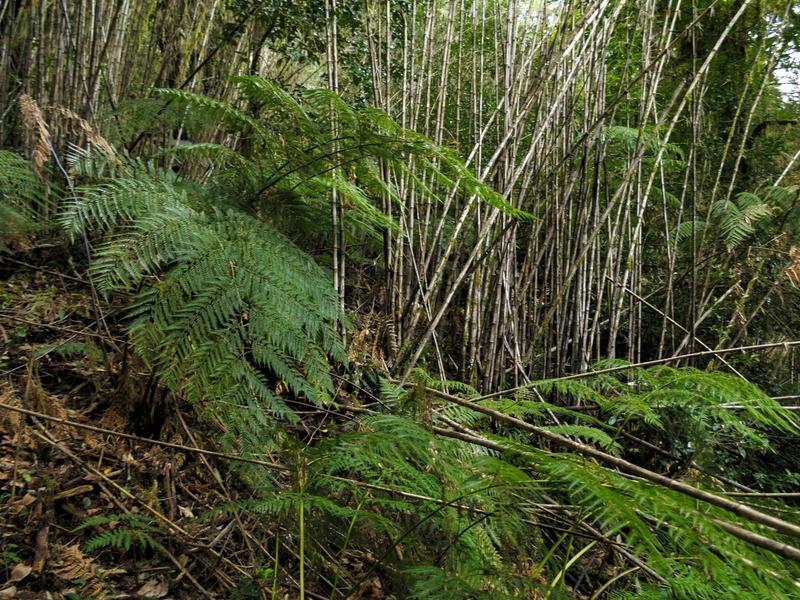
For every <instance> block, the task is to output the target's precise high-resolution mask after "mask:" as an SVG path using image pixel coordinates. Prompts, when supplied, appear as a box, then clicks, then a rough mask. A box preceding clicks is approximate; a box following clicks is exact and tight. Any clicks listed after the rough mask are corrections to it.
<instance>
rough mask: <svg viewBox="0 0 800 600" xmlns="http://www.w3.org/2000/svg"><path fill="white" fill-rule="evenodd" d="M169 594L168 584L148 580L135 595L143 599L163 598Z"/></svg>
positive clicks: (156, 580)
mask: <svg viewBox="0 0 800 600" xmlns="http://www.w3.org/2000/svg"><path fill="white" fill-rule="evenodd" d="M167 593H169V584H168V583H167V582H166V581H159V580H158V579H149V580H148V581H146V582H145V584H144V585H143V586H142V587H140V588H139V589H138V590H137V592H136V594H137V595H139V596H142V597H144V598H163V597H164V596H166V595H167Z"/></svg>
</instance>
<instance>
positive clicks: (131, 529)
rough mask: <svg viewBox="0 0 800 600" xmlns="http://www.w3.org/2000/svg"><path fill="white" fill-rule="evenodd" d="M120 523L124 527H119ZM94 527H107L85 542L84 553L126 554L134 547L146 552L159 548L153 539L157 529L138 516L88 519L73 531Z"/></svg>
mask: <svg viewBox="0 0 800 600" xmlns="http://www.w3.org/2000/svg"><path fill="white" fill-rule="evenodd" d="M121 523H122V524H124V525H123V526H120V524H121ZM95 527H108V529H106V530H105V531H103V532H102V533H99V534H97V535H95V536H93V537H91V538H90V539H89V540H87V541H86V543H85V544H84V547H83V548H84V551H85V552H96V551H98V550H103V549H106V548H114V549H116V550H122V551H124V552H128V551H130V550H131V548H135V547H138V548H139V549H140V550H145V551H146V550H150V549H157V548H159V547H160V544H159V543H158V541H157V540H156V538H155V536H156V535H157V534H158V533H159V530H158V528H156V527H154V526H153V524H152V523H151V521H150V520H149V519H147V518H145V517H142V516H140V515H136V514H133V513H125V514H110V515H99V516H96V517H90V518H88V519H86V520H85V521H84V522H83V523H81V524H80V525H79V526H78V527H76V528H75V531H76V532H77V531H82V530H84V529H88V528H95Z"/></svg>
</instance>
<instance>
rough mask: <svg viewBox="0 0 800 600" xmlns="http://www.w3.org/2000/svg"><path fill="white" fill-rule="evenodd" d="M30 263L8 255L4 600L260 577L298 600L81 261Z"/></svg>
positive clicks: (120, 593)
mask: <svg viewBox="0 0 800 600" xmlns="http://www.w3.org/2000/svg"><path fill="white" fill-rule="evenodd" d="M17 256H19V254H17ZM24 256H25V257H26V261H31V262H26V261H23V262H19V261H17V260H16V259H9V258H7V257H0V528H1V529H0V600H8V599H13V598H17V599H21V600H22V599H33V598H37V599H38V598H48V599H54V600H55V599H67V600H86V599H89V598H94V599H96V600H102V599H105V598H165V599H168V598H174V599H183V598H186V599H188V598H203V597H206V598H241V599H245V598H259V597H261V595H260V594H263V591H262V592H259V591H258V589H256V586H255V585H254V584H253V583H252V575H253V573H254V572H257V573H260V575H261V576H262V577H263V578H264V579H265V581H264V582H262V585H261V586H260V587H261V588H262V590H264V589H267V590H269V591H270V594H269V596H271V597H273V598H293V597H297V588H296V585H297V582H294V581H291V580H290V579H287V578H286V577H287V576H285V575H283V574H282V575H281V577H280V578H275V577H274V571H273V570H272V569H270V568H269V562H268V560H269V558H268V557H269V556H270V553H269V551H268V550H267V549H266V548H263V547H262V546H260V542H259V541H258V540H257V539H256V537H255V536H254V535H252V533H251V532H252V531H253V523H249V522H247V520H246V519H247V518H249V517H245V516H243V515H239V514H235V513H234V514H224V513H222V512H220V511H214V510H213V509H214V507H219V506H220V505H221V504H224V503H226V502H231V500H233V499H234V498H238V497H239V494H240V490H237V489H235V486H234V485H232V484H230V483H228V484H226V483H223V478H222V477H221V475H220V471H218V469H217V466H215V465H217V464H219V463H218V457H214V456H211V455H208V454H203V453H201V452H197V451H194V450H192V448H198V447H200V448H206V447H209V446H208V445H207V444H205V443H204V442H205V441H206V440H204V439H202V434H201V433H200V432H201V431H202V427H198V426H197V424H196V423H195V422H194V419H193V417H194V415H193V413H192V411H191V410H190V408H189V407H186V406H179V405H177V404H176V403H175V402H173V401H171V400H170V401H167V400H164V399H163V398H162V397H161V396H160V394H159V393H158V391H157V390H156V389H155V386H153V385H152V378H150V377H149V375H148V373H147V372H146V370H143V369H142V368H141V365H133V364H131V361H130V357H129V355H128V353H127V351H126V348H125V342H124V338H123V337H122V335H121V334H122V332H121V330H120V329H119V327H120V326H119V325H118V324H117V325H113V324H112V320H113V319H110V318H108V317H109V315H113V314H114V312H115V310H117V309H116V307H115V306H113V305H109V304H107V303H99V302H93V301H92V294H91V289H90V287H89V286H88V284H87V283H86V282H85V281H84V280H83V278H82V275H81V274H80V272H79V270H78V269H73V268H71V266H70V265H63V264H62V265H59V268H60V270H63V271H64V272H65V273H69V272H70V271H72V272H73V273H74V274H73V275H64V274H59V273H56V272H55V270H53V271H46V270H42V269H38V268H36V267H33V262H34V261H35V262H36V263H38V264H48V263H49V264H55V263H56V262H58V261H59V260H61V261H62V262H63V261H64V258H63V257H57V256H39V257H32V256H30V255H24ZM98 313H99V314H100V316H101V319H103V318H108V323H109V325H108V326H106V325H105V324H103V323H101V324H100V329H99V331H102V332H103V333H98V326H97V325H98V322H97V314H98ZM115 327H116V330H115ZM109 366H110V367H111V371H112V373H113V375H112V374H109V368H108V367H109ZM137 369H139V370H140V371H142V372H136V371H137ZM121 374H122V375H121ZM148 382H149V384H148ZM14 408H17V409H22V410H23V411H28V412H27V413H23V412H19V411H15V410H14ZM35 415H38V416H35ZM65 421H68V422H69V423H65ZM80 426H83V427H80ZM105 431H113V432H115V433H114V434H110V433H105ZM120 434H122V435H120ZM147 438H156V439H157V440H159V441H160V442H162V444H160V445H159V444H155V443H152V442H151V441H147ZM164 443H166V444H164ZM181 446H185V447H188V448H185V449H184V448H181ZM220 470H222V469H221V465H220ZM242 489H244V487H243V486H242ZM289 560H291V557H290V558H289ZM265 562H266V563H267V564H266V565H264V564H263V563H265ZM371 586H372V589H373V590H374V589H375V588H376V586H377V587H379V582H377V583H376V582H372V583H371ZM273 590H274V592H273ZM371 593H372V592H370V591H369V589H368V588H365V589H364V594H357V595H356V596H354V597H359V598H368V597H370V594H371ZM307 595H308V596H309V597H312V598H313V597H322V596H318V595H317V594H314V592H313V591H310V593H308V592H307ZM378 597H382V596H378Z"/></svg>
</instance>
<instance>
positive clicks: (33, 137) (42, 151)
mask: <svg viewBox="0 0 800 600" xmlns="http://www.w3.org/2000/svg"><path fill="white" fill-rule="evenodd" d="M19 108H20V112H21V113H22V122H23V123H24V124H25V128H26V129H27V131H28V137H29V145H30V147H32V148H33V149H32V151H31V156H30V158H31V162H32V163H33V165H34V167H35V168H36V170H37V171H41V169H42V167H43V166H44V163H45V162H47V158H48V157H49V156H50V131H49V130H48V128H47V122H46V121H45V120H44V115H43V114H42V110H41V109H40V108H39V105H38V104H37V103H36V100H34V99H33V98H32V97H31V96H29V95H28V94H22V95H21V96H20V97H19Z"/></svg>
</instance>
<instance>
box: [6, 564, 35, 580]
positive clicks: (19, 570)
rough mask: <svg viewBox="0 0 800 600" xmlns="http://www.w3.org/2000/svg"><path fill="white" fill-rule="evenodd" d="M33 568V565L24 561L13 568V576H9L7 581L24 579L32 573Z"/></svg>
mask: <svg viewBox="0 0 800 600" xmlns="http://www.w3.org/2000/svg"><path fill="white" fill-rule="evenodd" d="M32 570H33V569H32V567H30V566H28V565H26V564H23V563H19V564H18V565H17V566H15V567H14V568H13V569H11V577H9V578H8V581H7V582H6V583H16V582H17V581H22V580H23V579H25V578H26V577H27V576H28V575H30V574H31V571H32Z"/></svg>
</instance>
